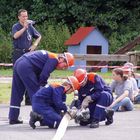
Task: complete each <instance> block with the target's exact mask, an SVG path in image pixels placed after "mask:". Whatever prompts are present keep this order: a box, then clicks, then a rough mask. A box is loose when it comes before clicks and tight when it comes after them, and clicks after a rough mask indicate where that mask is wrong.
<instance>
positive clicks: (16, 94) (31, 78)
mask: <svg viewBox="0 0 140 140" xmlns="http://www.w3.org/2000/svg"><path fill="white" fill-rule="evenodd" d="M39 88H40V86H39V82H38V78H37V75H36V73H35V72H34V69H33V67H32V65H31V64H30V62H29V60H27V59H26V58H24V57H21V58H19V59H18V60H17V61H16V63H15V65H14V71H13V81H12V94H11V102H10V111H9V119H10V120H17V119H18V116H19V113H20V105H21V102H22V100H23V95H24V92H25V89H27V91H28V94H29V97H30V100H31V101H32V96H33V94H35V93H36V91H37V90H38V89H39Z"/></svg>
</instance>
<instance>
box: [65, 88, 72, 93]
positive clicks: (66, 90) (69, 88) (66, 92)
mask: <svg viewBox="0 0 140 140" xmlns="http://www.w3.org/2000/svg"><path fill="white" fill-rule="evenodd" d="M71 88H72V87H70V88H68V89H67V90H65V91H64V93H65V94H67V92H68V91H69V90H70V89H71Z"/></svg>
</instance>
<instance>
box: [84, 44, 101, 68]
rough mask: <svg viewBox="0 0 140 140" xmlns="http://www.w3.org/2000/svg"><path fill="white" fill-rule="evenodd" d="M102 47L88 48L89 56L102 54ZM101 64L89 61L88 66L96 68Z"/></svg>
mask: <svg viewBox="0 0 140 140" xmlns="http://www.w3.org/2000/svg"><path fill="white" fill-rule="evenodd" d="M101 48H102V46H90V45H88V46H87V54H101ZM98 63H99V61H87V62H86V65H87V66H95V65H97V64H98Z"/></svg>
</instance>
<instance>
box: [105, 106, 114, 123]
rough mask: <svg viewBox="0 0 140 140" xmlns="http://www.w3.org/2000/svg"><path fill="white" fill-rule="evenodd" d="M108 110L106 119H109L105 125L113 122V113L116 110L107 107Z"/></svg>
mask: <svg viewBox="0 0 140 140" xmlns="http://www.w3.org/2000/svg"><path fill="white" fill-rule="evenodd" d="M105 111H106V119H107V121H106V122H105V125H110V124H112V123H113V115H114V110H113V109H107V110H105Z"/></svg>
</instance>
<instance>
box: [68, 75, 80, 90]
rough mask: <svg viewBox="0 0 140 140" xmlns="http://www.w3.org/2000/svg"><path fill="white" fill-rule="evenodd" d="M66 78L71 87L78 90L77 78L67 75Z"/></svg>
mask: <svg viewBox="0 0 140 140" xmlns="http://www.w3.org/2000/svg"><path fill="white" fill-rule="evenodd" d="M68 80H69V82H70V84H71V86H72V88H73V90H78V89H79V88H80V84H79V81H78V80H77V78H76V77H74V76H69V77H68Z"/></svg>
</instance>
